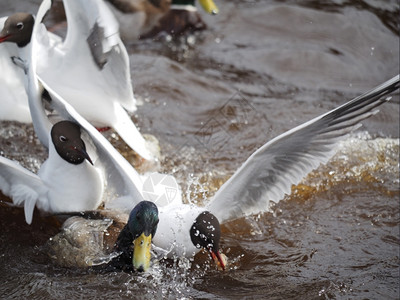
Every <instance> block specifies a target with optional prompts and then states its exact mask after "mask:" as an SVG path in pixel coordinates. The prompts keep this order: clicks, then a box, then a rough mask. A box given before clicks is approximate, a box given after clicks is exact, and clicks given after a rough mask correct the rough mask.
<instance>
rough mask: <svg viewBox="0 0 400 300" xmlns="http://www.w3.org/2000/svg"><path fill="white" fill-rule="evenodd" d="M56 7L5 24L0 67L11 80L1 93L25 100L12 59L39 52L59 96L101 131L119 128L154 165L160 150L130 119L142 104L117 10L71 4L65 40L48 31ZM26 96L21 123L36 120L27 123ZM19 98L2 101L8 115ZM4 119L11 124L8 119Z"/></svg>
mask: <svg viewBox="0 0 400 300" xmlns="http://www.w3.org/2000/svg"><path fill="white" fill-rule="evenodd" d="M50 7H51V0H45V1H43V2H42V4H41V6H40V8H39V10H38V14H37V16H36V20H35V18H34V16H32V15H31V14H27V13H16V14H14V15H12V16H9V17H8V18H7V19H6V21H5V22H4V27H3V29H2V30H1V32H0V49H2V50H0V54H1V55H2V56H1V57H0V65H4V67H7V69H5V70H2V74H1V77H7V78H5V79H4V81H5V82H4V85H5V86H4V85H3V86H2V87H1V89H2V90H3V89H5V90H9V89H12V90H11V92H10V94H13V93H17V92H16V91H15V90H18V91H19V92H18V96H21V90H24V73H23V71H22V70H20V69H19V68H18V67H17V66H15V64H13V63H12V62H11V58H12V57H19V58H21V59H22V60H29V59H30V56H31V51H33V53H32V55H33V56H34V57H35V58H36V59H37V66H36V72H37V73H38V75H39V76H40V77H41V78H42V80H43V81H46V82H47V83H48V84H49V85H51V86H52V88H53V89H54V91H56V92H57V93H58V94H60V95H61V96H62V97H63V98H64V99H66V100H67V101H68V102H69V103H70V104H71V105H72V106H74V107H75V108H76V109H77V110H78V111H79V113H80V114H82V115H83V116H84V117H85V118H86V119H87V120H89V121H90V122H92V123H93V124H94V125H95V126H98V127H112V128H114V129H115V131H117V133H118V134H119V135H120V136H121V138H122V139H123V140H124V141H125V142H126V143H127V144H128V146H130V147H131V148H132V149H133V150H135V151H136V152H137V153H138V154H139V155H140V156H141V157H142V158H144V159H146V160H154V159H155V157H154V154H153V152H155V151H151V150H149V147H148V144H147V143H146V140H145V139H144V138H143V136H142V135H141V134H140V132H139V130H138V129H137V128H136V126H135V125H134V123H133V122H132V120H131V117H130V116H129V114H128V112H130V113H131V112H133V111H135V110H136V100H135V98H134V96H133V92H132V85H131V77H130V69H129V58H128V54H127V52H126V49H125V46H124V45H123V43H122V41H121V40H120V37H119V34H118V23H117V21H116V20H115V18H114V16H113V15H112V13H111V11H110V10H109V9H108V8H107V6H106V5H105V4H104V3H103V2H102V1H96V0H87V1H86V0H85V1H84V0H80V1H71V0H65V1H64V7H65V10H66V15H67V21H68V32H67V36H66V39H65V41H62V40H61V38H60V37H58V36H56V35H54V34H52V33H50V32H48V31H47V29H46V28H45V26H44V25H43V23H42V21H43V17H44V15H45V14H46V13H47V12H48V11H49V9H50ZM33 31H34V32H33ZM6 42H8V43H13V44H14V45H11V47H10V46H8V45H5V44H6ZM33 44H35V47H34V50H33ZM5 47H7V48H5ZM3 60H4V62H2V61H3ZM89 78H90V80H88V79H89ZM22 97H23V98H22V99H23V100H21V99H19V100H18V102H17V103H18V104H20V103H21V102H24V105H22V104H21V106H22V107H21V109H22V113H23V114H24V115H23V117H21V118H19V119H18V120H22V121H30V120H29V119H28V120H27V119H26V111H29V109H28V101H27V97H26V95H22ZM14 99H15V97H12V96H11V95H10V97H2V98H1V106H2V107H4V110H5V111H14V110H15V109H18V106H17V105H15V103H14V102H13V101H14ZM127 111H128V112H127ZM0 116H3V114H1V115H0ZM10 116H11V117H13V115H10ZM3 117H4V118H7V119H9V117H7V115H4V116H3Z"/></svg>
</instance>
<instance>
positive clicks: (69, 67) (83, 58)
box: [36, 0, 136, 111]
mask: <svg viewBox="0 0 400 300" xmlns="http://www.w3.org/2000/svg"><path fill="white" fill-rule="evenodd" d="M45 2H47V3H42V5H41V8H39V10H41V9H42V7H43V9H44V12H47V10H49V9H50V6H51V3H50V6H49V5H48V2H50V1H47V0H46V1H45ZM63 3H64V7H65V12H66V16H67V24H68V31H67V36H66V39H65V42H64V43H62V45H57V47H56V49H54V52H53V53H52V55H49V56H48V57H46V60H47V61H48V64H47V65H48V68H46V67H45V66H43V65H42V64H39V66H40V68H39V66H38V70H37V72H38V74H39V75H40V76H41V78H42V79H43V80H44V81H46V82H47V83H48V84H49V85H50V86H55V87H57V89H56V88H55V91H57V92H58V93H59V94H60V95H61V96H63V97H64V98H65V99H68V98H67V97H65V95H63V93H65V94H67V95H68V94H71V93H73V92H75V93H76V92H79V95H75V97H77V96H78V97H79V98H80V99H87V100H88V102H90V100H91V99H92V100H93V99H96V98H100V99H109V100H108V101H109V102H110V101H116V102H118V103H120V104H121V105H122V106H123V107H124V108H125V109H127V110H129V111H134V110H135V109H136V104H135V103H136V100H135V98H134V96H133V91H132V85H131V77H130V70H129V57H128V54H127V51H126V48H125V46H124V45H123V43H122V41H121V39H120V37H119V28H118V22H117V21H116V20H115V18H114V16H113V15H112V13H111V12H110V11H109V9H108V8H107V6H106V5H105V4H104V3H103V1H102V0H79V1H77V0H64V1H63ZM43 17H44V15H42V14H41V15H39V13H38V14H37V21H38V22H42V21H43ZM42 38H43V35H40V36H38V37H36V39H39V40H38V43H39V44H40V43H43V40H42ZM83 66H84V68H83ZM42 68H43V69H42ZM60 77H61V78H62V79H66V80H67V82H65V83H64V82H63V84H62V85H60V84H57V83H58V80H59V79H60ZM88 79H90V80H88ZM63 86H64V87H63ZM58 88H60V91H58ZM69 89H70V90H69ZM68 100H69V99H68Z"/></svg>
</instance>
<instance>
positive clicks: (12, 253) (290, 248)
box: [0, 0, 400, 299]
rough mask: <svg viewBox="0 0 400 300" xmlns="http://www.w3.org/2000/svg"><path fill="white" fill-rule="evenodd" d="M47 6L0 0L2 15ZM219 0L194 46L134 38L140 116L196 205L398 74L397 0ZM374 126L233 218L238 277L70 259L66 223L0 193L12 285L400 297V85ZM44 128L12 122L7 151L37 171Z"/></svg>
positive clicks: (139, 293) (230, 233) (192, 267)
mask: <svg viewBox="0 0 400 300" xmlns="http://www.w3.org/2000/svg"><path fill="white" fill-rule="evenodd" d="M39 2H40V1H38V0H35V1H21V0H18V1H15V0H14V1H10V0H9V1H2V2H1V4H0V14H1V16H3V15H8V14H10V13H11V12H13V11H17V10H28V11H30V12H35V11H36V9H37V6H38V3H39ZM217 3H218V5H219V7H220V15H218V16H216V17H212V16H206V15H204V14H203V16H204V19H205V21H206V22H207V23H208V25H209V30H208V31H207V32H203V33H201V34H199V35H196V36H193V37H190V38H189V39H188V41H186V42H185V43H183V44H182V43H180V44H176V43H154V42H141V43H135V44H131V45H128V51H129V53H130V59H131V70H132V78H133V81H134V86H135V93H136V96H137V97H138V99H139V100H140V101H141V102H142V104H141V105H140V106H139V109H138V111H137V114H136V115H135V116H134V119H135V121H136V122H137V124H138V125H139V126H140V128H141V131H142V132H144V133H147V134H151V135H153V136H154V137H156V138H157V139H158V140H159V142H160V147H161V152H162V161H161V170H162V171H164V172H168V173H173V174H174V175H175V176H176V177H177V178H178V180H179V182H180V184H181V185H182V188H183V191H184V193H185V195H186V200H188V201H192V202H196V201H198V202H204V201H207V198H209V197H210V196H212V195H213V194H214V193H215V191H216V190H217V189H218V187H219V186H220V185H221V184H222V183H223V182H225V181H226V180H227V178H229V176H230V175H231V174H232V173H233V172H234V171H235V170H236V168H237V167H239V166H240V164H241V163H242V162H243V161H244V160H245V159H246V158H247V157H248V156H249V155H250V154H251V153H252V152H253V151H254V150H255V149H257V148H258V147H259V146H261V145H262V144H264V143H265V142H266V141H268V140H269V139H271V138H273V137H274V136H276V135H278V134H280V133H282V132H284V131H286V130H288V129H290V128H292V127H294V126H296V125H298V124H301V123H302V122H304V121H307V120H309V119H311V118H312V117H315V116H317V115H319V114H321V113H324V112H326V111H328V110H329V109H332V108H334V107H336V106H338V105H340V104H342V103H344V102H345V101H347V100H349V99H351V98H352V97H353V96H356V95H358V94H359V93H362V92H364V91H366V90H367V89H370V88H372V87H374V86H375V85H377V84H379V83H381V82H383V81H385V80H387V79H388V78H390V77H392V76H393V75H395V74H396V73H398V72H399V35H398V31H399V28H400V26H399V19H398V15H399V11H400V9H399V4H398V2H397V1H388V2H384V3H382V2H381V1H373V0H369V1H348V2H343V1H285V2H279V3H277V2H273V1H218V0H217ZM364 124H365V126H364V127H363V128H362V132H360V133H357V134H355V135H353V136H351V137H350V138H349V139H348V140H346V141H345V142H344V143H342V144H341V145H340V146H339V149H338V153H337V155H336V156H335V157H334V158H333V159H332V160H331V161H330V162H329V163H328V164H327V165H326V166H321V167H320V168H318V169H317V170H316V171H314V172H312V173H311V174H310V175H309V176H308V177H307V178H305V179H304V181H303V182H302V183H301V184H299V185H298V186H296V187H293V189H292V194H291V195H290V196H287V197H286V198H285V199H284V200H283V201H281V202H279V203H278V204H276V205H275V206H274V207H273V209H272V211H271V212H265V213H262V214H259V215H257V216H252V217H248V218H244V219H240V220H236V221H234V222H230V223H228V224H224V226H223V228H222V230H223V237H222V247H223V250H224V253H226V254H227V256H228V257H229V260H230V266H229V269H228V270H227V271H226V272H220V271H217V270H214V268H213V267H212V266H211V265H210V263H209V261H208V257H207V255H206V254H204V253H200V254H199V255H197V256H196V257H195V259H194V261H186V260H180V261H160V262H156V263H155V265H154V266H153V268H152V270H151V271H150V272H149V273H147V274H139V275H138V274H127V273H123V272H118V273H115V272H113V273H99V272H96V271H94V270H82V269H79V268H74V267H61V266H58V265H57V264H56V263H54V262H53V261H52V260H50V259H49V257H48V255H47V251H46V247H45V246H44V245H45V244H46V242H47V241H48V239H49V238H50V237H52V236H54V235H55V234H56V233H57V232H58V228H59V225H60V224H59V223H57V220H55V219H54V218H52V217H48V216H40V215H39V213H35V217H34V222H33V224H32V225H31V226H28V225H26V224H25V222H24V215H23V211H22V209H19V208H11V207H8V206H7V205H6V204H4V203H0V215H1V217H0V224H1V228H2V229H1V231H0V257H1V259H0V282H1V284H0V295H2V296H1V297H2V298H18V299H20V298H27V297H30V298H81V297H82V298H83V297H85V298H98V297H112V298H117V297H120V298H148V299H153V298H161V297H164V298H172V299H176V298H197V299H198V298H200V299H209V298H214V299H232V298H234V299H236V298H246V297H247V298H257V299H259V298H261V297H264V298H269V299H289V298H293V299H294V298H298V299H348V298H356V299H398V298H399V287H398V282H399V250H400V249H399V247H400V242H399V225H400V214H399V196H400V192H399V96H398V95H395V96H394V97H393V99H392V101H391V102H389V103H387V104H385V105H384V106H383V107H382V108H381V112H380V113H379V114H377V115H376V116H374V117H372V118H371V119H369V120H368V121H366V122H364ZM210 128H212V130H210ZM204 133H206V135H204ZM32 136H33V128H32V127H31V126H30V125H21V124H18V123H14V122H1V126H0V152H1V154H2V155H4V156H7V157H9V158H12V159H15V160H18V161H20V162H21V163H22V164H23V165H24V166H26V167H27V168H29V169H31V170H33V171H36V170H37V169H38V168H39V166H40V164H41V162H42V161H43V160H44V159H45V158H46V153H45V152H44V150H43V148H42V147H41V145H40V144H39V142H38V141H37V140H36V139H35V138H33V137H32ZM107 136H108V137H109V139H110V140H111V141H112V142H113V144H114V145H115V146H116V147H118V149H119V150H120V151H121V152H123V154H124V155H125V156H126V157H127V158H128V159H129V160H130V161H132V163H135V158H134V156H133V155H132V153H130V152H129V149H128V148H127V147H126V146H125V145H124V144H123V142H122V141H121V140H119V139H118V137H116V136H115V135H114V134H113V133H107ZM204 136H207V138H206V139H205V138H204ZM0 197H1V199H4V196H2V195H1V196H0Z"/></svg>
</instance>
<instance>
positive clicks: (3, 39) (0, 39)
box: [0, 34, 11, 43]
mask: <svg viewBox="0 0 400 300" xmlns="http://www.w3.org/2000/svg"><path fill="white" fill-rule="evenodd" d="M10 36H11V35H9V34H7V35H5V36H0V43H2V42H5V41H7V40H8V38H9V37H10Z"/></svg>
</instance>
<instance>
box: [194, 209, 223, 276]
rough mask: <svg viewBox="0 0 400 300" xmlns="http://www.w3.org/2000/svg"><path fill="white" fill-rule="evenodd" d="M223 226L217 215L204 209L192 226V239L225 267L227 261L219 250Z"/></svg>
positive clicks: (196, 245) (198, 246)
mask: <svg viewBox="0 0 400 300" xmlns="http://www.w3.org/2000/svg"><path fill="white" fill-rule="evenodd" d="M220 238H221V227H220V225H219V221H218V219H217V217H215V216H214V215H213V214H212V213H210V212H208V211H203V212H202V213H201V214H200V215H199V216H198V217H197V218H196V220H195V222H194V223H193V225H192V227H191V228H190V239H191V240H192V243H193V245H195V247H196V248H204V249H206V250H207V251H208V252H209V253H210V255H211V257H212V259H213V260H214V262H216V263H217V262H219V264H220V265H221V267H222V269H225V261H224V259H223V258H222V257H221V254H220V252H219V240H220Z"/></svg>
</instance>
